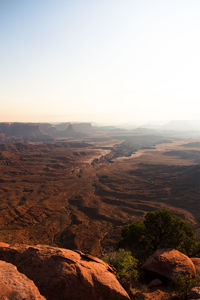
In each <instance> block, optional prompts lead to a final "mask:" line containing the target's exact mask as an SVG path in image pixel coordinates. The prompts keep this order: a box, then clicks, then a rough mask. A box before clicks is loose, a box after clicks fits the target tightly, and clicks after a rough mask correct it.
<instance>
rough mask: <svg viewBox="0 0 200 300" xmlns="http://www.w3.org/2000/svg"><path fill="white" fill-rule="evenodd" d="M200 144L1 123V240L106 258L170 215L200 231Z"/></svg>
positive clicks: (123, 133)
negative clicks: (123, 238) (130, 233)
mask: <svg viewBox="0 0 200 300" xmlns="http://www.w3.org/2000/svg"><path fill="white" fill-rule="evenodd" d="M199 182H200V139H197V138H196V139H194V138H193V139H189V138H187V139H186V138H185V139H184V138H172V137H166V136H162V135H159V134H152V133H147V132H145V131H144V132H142V131H133V130H132V131H128V130H127V131H125V130H119V129H115V128H111V127H107V128H106V127H105V128H104V127H102V128H97V127H96V128H95V127H93V126H92V125H90V124H75V125H73V124H69V123H63V124H58V125H54V126H52V125H50V124H42V125H41V124H28V125H27V124H4V123H1V124H0V210H1V214H0V240H1V241H3V242H8V243H16V242H17V243H27V244H37V243H40V244H51V245H58V246H60V247H65V248H70V249H80V250H83V251H84V252H90V253H92V254H93V255H96V256H101V255H102V254H103V253H104V252H105V251H108V250H110V249H112V248H113V247H114V246H115V242H116V239H118V238H119V236H120V231H121V227H122V226H123V225H124V224H127V223H129V222H131V221H133V220H140V219H142V218H143V217H144V215H145V213H146V212H148V211H151V210H156V209H161V208H168V209H170V210H172V211H174V212H175V213H176V214H177V215H178V216H180V217H182V218H183V219H184V220H186V221H187V222H189V223H190V224H191V225H192V226H193V227H194V228H195V230H196V232H197V234H198V232H199V228H200V202H199V199H200V185H199Z"/></svg>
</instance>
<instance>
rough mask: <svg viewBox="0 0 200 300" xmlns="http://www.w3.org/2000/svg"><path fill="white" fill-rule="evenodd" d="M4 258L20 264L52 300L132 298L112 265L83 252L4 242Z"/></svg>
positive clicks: (1, 252) (0, 252) (1, 248)
mask: <svg viewBox="0 0 200 300" xmlns="http://www.w3.org/2000/svg"><path fill="white" fill-rule="evenodd" d="M0 259H2V260H5V261H7V262H10V263H12V264H14V265H15V266H17V268H18V270H19V271H20V272H22V273H23V274H25V275H26V276H28V277H29V278H31V279H32V280H33V281H34V283H35V284H36V286H37V287H38V288H39V290H40V292H41V294H42V295H44V296H45V297H46V298H47V299H48V300H55V299H56V300H61V299H62V300H85V299H87V300H105V299H109V300H127V299H130V298H129V296H128V295H127V293H126V291H125V290H124V289H123V288H122V286H121V285H120V283H119V282H118V280H117V279H116V277H115V275H114V271H113V270H112V268H111V267H110V266H109V265H108V264H106V263H105V262H103V261H102V260H100V259H98V258H95V257H92V256H90V255H85V254H83V253H82V252H79V251H77V252H75V251H71V250H67V249H61V248H55V247H50V246H42V245H37V246H28V245H15V246H10V245H8V244H1V243H0Z"/></svg>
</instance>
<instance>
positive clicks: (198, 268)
mask: <svg viewBox="0 0 200 300" xmlns="http://www.w3.org/2000/svg"><path fill="white" fill-rule="evenodd" d="M191 261H192V262H193V264H194V266H195V269H196V272H197V275H200V258H198V257H194V258H191Z"/></svg>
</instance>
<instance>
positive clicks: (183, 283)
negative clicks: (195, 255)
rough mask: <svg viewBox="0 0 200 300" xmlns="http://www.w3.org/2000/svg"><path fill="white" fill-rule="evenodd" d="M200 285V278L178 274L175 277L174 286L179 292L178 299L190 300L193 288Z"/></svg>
mask: <svg viewBox="0 0 200 300" xmlns="http://www.w3.org/2000/svg"><path fill="white" fill-rule="evenodd" d="M199 285H200V278H199V277H195V278H193V277H192V276H190V275H183V274H177V275H176V276H174V277H173V286H174V288H175V290H176V292H177V297H178V299H181V300H182V299H183V300H185V299H189V294H190V292H191V290H192V288H193V287H196V286H199Z"/></svg>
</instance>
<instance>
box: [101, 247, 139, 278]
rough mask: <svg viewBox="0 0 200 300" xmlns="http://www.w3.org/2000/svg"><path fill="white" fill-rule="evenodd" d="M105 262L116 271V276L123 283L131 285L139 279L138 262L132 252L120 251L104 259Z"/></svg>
mask: <svg viewBox="0 0 200 300" xmlns="http://www.w3.org/2000/svg"><path fill="white" fill-rule="evenodd" d="M103 260H104V261H105V262H107V263H108V264H109V265H111V266H113V267H114V268H115V269H116V272H117V274H116V276H117V278H118V279H119V280H120V282H122V283H126V284H127V283H128V284H130V283H131V282H132V281H135V280H137V278H138V270H137V266H138V260H137V259H136V258H134V257H133V256H132V254H131V252H130V251H125V250H124V249H119V250H118V251H115V252H111V253H109V254H107V255H105V256H104V257H103Z"/></svg>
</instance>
